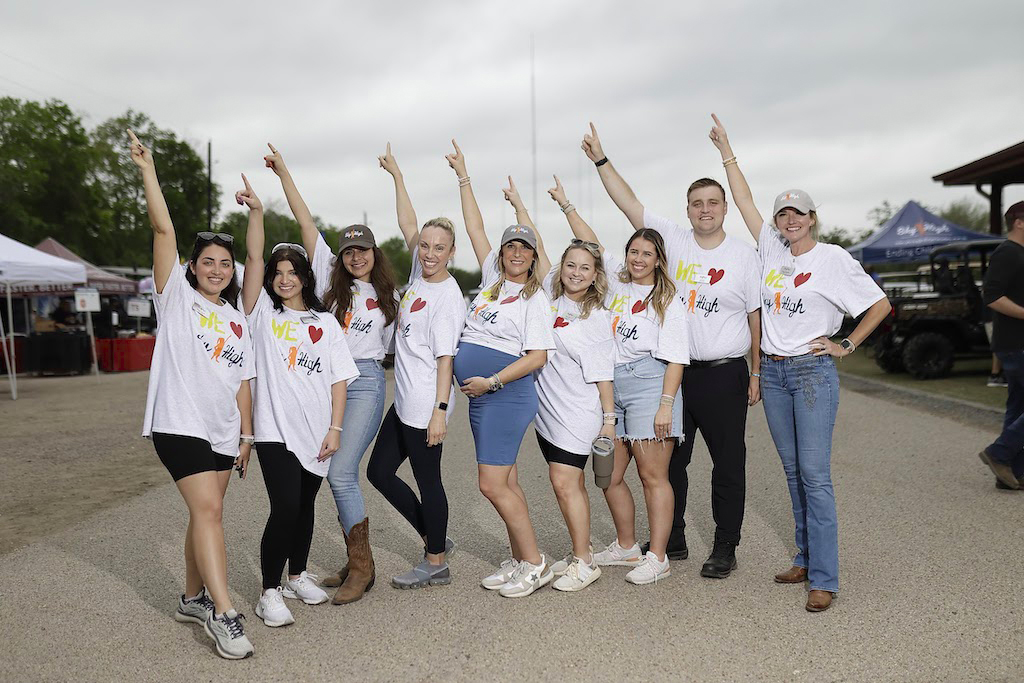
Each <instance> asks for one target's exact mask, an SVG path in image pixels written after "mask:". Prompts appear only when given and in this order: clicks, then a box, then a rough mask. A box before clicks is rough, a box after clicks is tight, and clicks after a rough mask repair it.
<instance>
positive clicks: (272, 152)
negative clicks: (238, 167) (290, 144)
mask: <svg viewBox="0 0 1024 683" xmlns="http://www.w3.org/2000/svg"><path fill="white" fill-rule="evenodd" d="M267 147H269V148H270V153H271V154H277V148H276V147H274V146H273V145H272V144H270V143H269V142H268V143H267ZM243 177H244V176H243Z"/></svg>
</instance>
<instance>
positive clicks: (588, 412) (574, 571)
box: [505, 178, 615, 592]
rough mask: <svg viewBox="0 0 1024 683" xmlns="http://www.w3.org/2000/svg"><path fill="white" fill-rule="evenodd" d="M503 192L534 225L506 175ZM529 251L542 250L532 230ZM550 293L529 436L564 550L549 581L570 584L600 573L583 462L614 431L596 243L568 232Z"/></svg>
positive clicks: (611, 350)
mask: <svg viewBox="0 0 1024 683" xmlns="http://www.w3.org/2000/svg"><path fill="white" fill-rule="evenodd" d="M505 198H506V199H507V200H508V201H509V202H510V203H511V204H512V206H513V207H514V208H515V210H516V222H518V223H521V224H523V225H527V226H529V227H531V228H534V229H536V226H534V224H533V221H532V220H531V219H530V215H529V212H528V211H527V210H526V205H525V204H524V203H523V200H522V198H521V197H520V196H519V192H518V191H517V190H516V186H515V184H514V183H513V182H512V178H509V187H508V189H506V190H505ZM537 255H538V260H539V261H540V262H541V263H544V262H547V261H548V259H547V255H546V254H545V249H544V245H543V242H542V241H541V239H540V233H537ZM543 287H544V291H545V292H547V293H549V294H550V298H551V311H552V313H553V314H554V316H555V319H554V322H553V323H552V330H553V331H554V338H555V349H554V350H553V351H552V352H549V353H548V362H547V364H546V365H545V366H544V367H543V368H541V369H540V370H539V371H538V372H537V401H538V407H537V419H536V422H535V424H534V428H535V431H536V432H537V444H538V445H539V446H540V451H541V454H543V456H544V460H546V461H547V463H548V477H549V478H550V479H551V486H552V488H553V489H554V491H555V498H557V499H558V507H559V509H561V511H562V517H563V518H564V519H565V524H566V527H567V528H568V530H569V537H570V539H571V540H572V552H571V553H570V554H569V555H568V556H567V557H566V558H565V559H564V560H560V561H558V562H555V563H554V564H553V565H552V566H551V569H552V572H553V573H554V575H555V576H556V577H557V578H556V579H555V581H554V583H552V586H553V587H554V588H556V589H557V590H561V591H567V592H575V591H580V590H583V589H584V588H586V587H587V586H589V585H590V584H592V583H593V582H594V581H596V580H597V579H598V578H599V577H600V576H601V568H600V567H599V566H597V564H596V563H595V562H594V557H593V553H592V551H591V548H590V497H589V496H588V495H587V487H586V484H585V481H584V480H585V476H584V469H585V468H586V466H587V459H588V457H589V456H590V454H591V450H592V447H593V442H594V439H596V438H597V437H598V436H603V437H606V438H608V439H614V438H615V397H614V389H613V386H612V379H613V378H614V374H615V360H614V355H615V345H614V342H613V341H612V325H611V322H612V321H611V316H610V315H609V313H608V309H607V308H605V307H604V301H605V295H606V294H607V292H608V280H607V277H606V275H605V271H604V263H603V261H602V259H601V252H600V246H599V245H597V244H596V243H594V242H584V241H583V240H578V239H574V240H572V242H571V243H570V244H569V246H568V247H566V249H565V251H564V252H562V258H561V259H560V260H559V262H558V263H557V264H556V265H555V267H554V268H553V269H551V270H550V272H549V273H548V275H547V276H546V277H545V278H544V284H543Z"/></svg>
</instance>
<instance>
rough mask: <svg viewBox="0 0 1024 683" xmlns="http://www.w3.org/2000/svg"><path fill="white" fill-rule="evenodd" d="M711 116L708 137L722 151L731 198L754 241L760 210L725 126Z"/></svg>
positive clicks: (759, 223)
mask: <svg viewBox="0 0 1024 683" xmlns="http://www.w3.org/2000/svg"><path fill="white" fill-rule="evenodd" d="M711 118H712V119H714V121H715V125H714V126H712V127H711V133H710V134H709V135H708V137H710V138H711V142H713V143H714V145H715V147H717V148H718V151H719V152H721V153H722V164H723V165H724V166H725V176H726V178H728V179H729V190H730V191H731V192H732V200H733V201H734V202H735V203H736V206H737V207H738V208H739V210H740V215H741V216H743V222H744V223H746V224H747V230H749V231H750V234H751V235H753V236H754V241H755V242H756V241H757V240H758V238H759V237H760V236H761V226H762V225H763V224H764V221H763V220H762V219H761V212H760V211H758V210H757V206H755V204H754V197H753V195H752V194H751V193H750V186H749V185H747V179H746V178H744V177H743V172H742V171H740V165H739V163H737V162H736V155H735V154H733V152H732V146H731V145H730V144H729V136H728V135H727V134H726V132H725V126H723V125H722V122H721V121H719V120H718V117H717V116H715V115H714V114H712V115H711Z"/></svg>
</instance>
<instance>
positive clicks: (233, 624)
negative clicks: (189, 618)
mask: <svg viewBox="0 0 1024 683" xmlns="http://www.w3.org/2000/svg"><path fill="white" fill-rule="evenodd" d="M242 619H245V615H242V614H239V613H238V612H237V611H235V610H228V611H227V612H225V613H224V614H222V615H220V618H216V617H214V615H213V614H211V615H210V616H209V618H208V619H207V620H206V624H205V625H204V626H203V628H204V629H205V630H206V635H208V636H210V637H211V638H213V642H214V644H215V645H216V646H217V654H219V655H220V656H221V657H223V658H224V659H245V658H246V657H251V656H252V652H253V650H252V643H250V642H249V639H248V638H246V637H245V631H244V630H243V629H242Z"/></svg>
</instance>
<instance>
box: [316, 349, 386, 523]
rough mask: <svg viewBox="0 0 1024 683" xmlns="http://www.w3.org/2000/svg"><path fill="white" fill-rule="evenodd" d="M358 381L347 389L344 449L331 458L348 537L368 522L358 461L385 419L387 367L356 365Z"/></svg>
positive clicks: (365, 361)
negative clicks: (359, 526)
mask: <svg viewBox="0 0 1024 683" xmlns="http://www.w3.org/2000/svg"><path fill="white" fill-rule="evenodd" d="M356 367H357V368H358V369H359V377H358V378H357V379H356V380H355V381H354V382H352V383H351V384H349V385H348V392H347V398H346V400H345V419H344V420H343V421H342V423H341V428H342V432H341V448H339V449H338V451H337V452H336V453H335V454H334V455H332V456H331V467H330V469H329V470H328V471H327V481H328V483H330V485H331V493H333V494H334V502H335V504H336V505H337V506H338V520H339V521H340V522H341V526H342V527H343V528H344V529H345V533H346V534H347V533H348V532H349V531H351V530H352V527H354V526H355V525H356V524H359V523H360V522H361V521H363V520H364V519H365V518H366V505H365V503H364V502H363V492H362V491H361V490H360V489H359V461H360V460H362V459H363V455H364V454H365V453H366V449H367V448H369V446H370V442H371V441H373V437H375V436H377V430H378V429H380V422H381V420H382V419H383V417H384V393H385V390H386V386H387V385H386V380H385V377H384V367H383V366H382V365H381V364H380V361H378V360H374V359H372V358H367V359H362V360H357V361H356Z"/></svg>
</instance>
